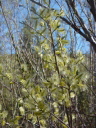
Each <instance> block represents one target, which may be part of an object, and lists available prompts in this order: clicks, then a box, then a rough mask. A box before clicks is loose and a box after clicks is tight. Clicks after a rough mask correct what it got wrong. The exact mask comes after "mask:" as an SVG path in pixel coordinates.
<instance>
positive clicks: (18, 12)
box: [0, 0, 89, 53]
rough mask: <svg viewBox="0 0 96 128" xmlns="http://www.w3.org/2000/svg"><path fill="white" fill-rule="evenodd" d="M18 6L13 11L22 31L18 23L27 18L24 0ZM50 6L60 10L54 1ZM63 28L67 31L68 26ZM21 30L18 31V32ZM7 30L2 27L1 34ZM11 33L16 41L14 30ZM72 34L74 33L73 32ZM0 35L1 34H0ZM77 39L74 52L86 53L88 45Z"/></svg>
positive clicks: (78, 36) (68, 37)
mask: <svg viewBox="0 0 96 128" xmlns="http://www.w3.org/2000/svg"><path fill="white" fill-rule="evenodd" d="M32 4H33V3H32ZM19 5H22V6H19ZM19 5H18V6H17V7H16V9H14V15H15V17H16V20H17V24H18V26H19V27H20V28H21V29H22V28H23V25H22V24H20V23H19V22H22V21H24V20H25V18H26V17H27V8H26V0H21V2H20V3H19ZM30 5H31V4H30ZM51 6H52V8H55V9H56V10H59V9H60V8H59V6H58V5H57V4H56V3H55V1H54V0H52V2H51ZM64 28H65V30H68V29H69V26H68V25H66V24H64ZM21 29H19V31H20V30H21ZM7 30H8V29H7V27H6V25H4V26H3V33H6V32H7ZM13 32H14V33H15V37H16V39H18V35H16V30H15V29H14V30H13ZM73 34H74V32H73ZM0 35H1V33H0ZM77 39H78V43H77V45H76V50H78V49H79V50H82V52H83V53H85V52H86V51H88V48H89V46H88V45H89V43H88V42H86V41H85V40H84V39H82V38H81V36H80V35H79V34H77ZM67 40H69V41H70V36H69V34H68V35H67ZM7 46H8V47H10V43H8V42H7ZM8 52H10V49H9V50H8ZM13 53H14V50H13Z"/></svg>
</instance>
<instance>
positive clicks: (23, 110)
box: [19, 106, 25, 115]
mask: <svg viewBox="0 0 96 128" xmlns="http://www.w3.org/2000/svg"><path fill="white" fill-rule="evenodd" d="M19 111H20V113H21V115H25V109H24V108H23V107H22V106H21V107H19Z"/></svg>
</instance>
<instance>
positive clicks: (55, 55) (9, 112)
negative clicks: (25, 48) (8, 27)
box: [0, 8, 87, 128]
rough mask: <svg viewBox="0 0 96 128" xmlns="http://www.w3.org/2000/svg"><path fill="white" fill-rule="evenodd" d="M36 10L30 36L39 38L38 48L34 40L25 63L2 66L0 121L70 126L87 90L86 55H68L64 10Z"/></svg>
mask: <svg viewBox="0 0 96 128" xmlns="http://www.w3.org/2000/svg"><path fill="white" fill-rule="evenodd" d="M33 9H34V13H35V14H34V15H36V16H37V17H36V18H37V21H36V24H35V26H34V28H31V31H30V34H31V35H32V37H33V36H35V35H36V36H37V37H38V38H39V45H36V43H35V42H34V40H33V42H32V44H31V45H30V48H32V49H33V52H31V54H30V53H28V55H27V53H26V52H24V53H23V52H22V53H21V54H20V56H22V57H23V59H22V57H21V60H22V61H20V62H19V61H18V59H17V60H16V59H15V60H14V61H12V62H11V59H8V62H7V65H6V64H5V65H2V62H1V65H0V83H1V87H0V122H1V124H2V125H3V126H5V125H9V126H11V127H14V128H15V127H16V128H19V127H29V125H30V127H36V125H39V126H40V127H41V128H45V127H48V128H49V127H51V126H54V127H55V125H56V126H57V127H61V128H62V127H64V128H67V127H71V125H73V122H74V120H75V119H76V115H75V113H74V110H75V109H74V108H73V106H74V105H75V104H76V102H75V99H76V97H77V96H78V95H79V94H80V93H81V92H84V91H87V86H86V81H87V77H85V75H87V74H86V73H84V71H81V68H82V67H81V68H79V67H80V65H81V63H82V62H83V61H84V56H83V55H82V54H81V53H80V52H78V53H77V54H76V57H70V56H69V54H68V53H67V50H66V48H65V47H66V45H67V44H68V41H66V40H65V38H64V33H65V31H64V29H63V28H62V26H60V25H61V20H59V19H58V16H62V15H63V13H62V11H60V12H58V11H52V10H47V9H40V10H38V11H37V10H35V8H33ZM37 14H38V15H39V16H40V17H38V15H37ZM24 24H26V23H24ZM29 27H30V26H29ZM28 33H29V31H28ZM34 44H35V45H34ZM21 50H22V49H21ZM33 55H34V56H33ZM15 57H16V55H15ZM25 58H26V59H25ZM23 60H24V61H23ZM10 64H11V65H10ZM73 101H74V102H75V103H74V102H73ZM72 111H73V112H72ZM69 115H70V116H69Z"/></svg>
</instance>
